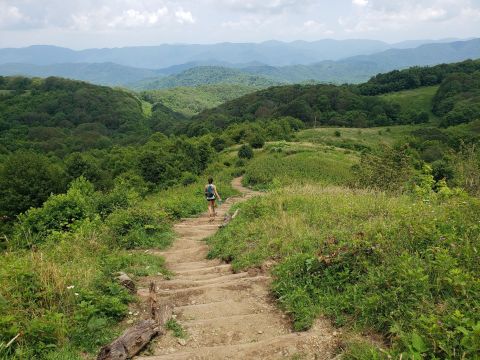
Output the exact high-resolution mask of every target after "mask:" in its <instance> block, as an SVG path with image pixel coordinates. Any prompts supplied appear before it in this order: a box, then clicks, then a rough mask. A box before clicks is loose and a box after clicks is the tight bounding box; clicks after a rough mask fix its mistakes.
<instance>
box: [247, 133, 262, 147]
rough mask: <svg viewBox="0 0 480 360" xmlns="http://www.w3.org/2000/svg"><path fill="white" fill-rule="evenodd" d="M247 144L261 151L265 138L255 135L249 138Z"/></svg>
mask: <svg viewBox="0 0 480 360" xmlns="http://www.w3.org/2000/svg"><path fill="white" fill-rule="evenodd" d="M249 144H250V146H251V147H252V148H254V149H261V148H262V147H263V145H265V138H264V137H263V136H262V135H260V134H255V135H253V136H252V137H251V138H250V140H249Z"/></svg>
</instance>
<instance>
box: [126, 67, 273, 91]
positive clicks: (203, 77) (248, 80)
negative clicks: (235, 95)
mask: <svg viewBox="0 0 480 360" xmlns="http://www.w3.org/2000/svg"><path fill="white" fill-rule="evenodd" d="M279 83H281V81H275V80H271V79H269V78H267V77H264V76H261V75H256V74H248V73H245V72H243V71H241V70H238V69H231V68H226V67H220V66H199V67H195V68H191V69H188V70H185V71H183V72H181V73H179V74H175V75H170V76H166V77H161V78H159V79H145V80H142V81H140V82H138V83H134V84H129V85H128V87H130V88H132V89H134V90H151V89H166V88H174V87H179V86H199V85H214V84H236V85H243V86H255V87H263V88H264V87H268V86H273V85H278V84H279Z"/></svg>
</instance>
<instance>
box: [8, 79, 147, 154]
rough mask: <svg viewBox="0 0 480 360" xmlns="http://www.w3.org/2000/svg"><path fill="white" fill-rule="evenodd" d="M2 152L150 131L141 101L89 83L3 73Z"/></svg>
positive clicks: (71, 147) (106, 142) (61, 149)
mask: <svg viewBox="0 0 480 360" xmlns="http://www.w3.org/2000/svg"><path fill="white" fill-rule="evenodd" d="M0 88H1V89H3V90H4V91H9V92H8V93H5V92H4V93H3V94H1V95H0V100H1V101H0V138H1V140H2V141H1V145H0V151H1V152H3V153H5V152H10V151H15V150H17V149H32V150H35V151H40V152H44V153H47V152H53V153H56V154H57V155H59V156H63V155H65V154H66V153H68V152H71V151H83V150H86V149H90V148H106V147H110V146H111V145H112V144H113V143H127V142H133V141H138V140H139V139H140V138H142V137H144V136H146V135H147V132H148V129H147V126H146V122H145V118H144V116H143V112H142V106H141V102H140V100H138V99H137V98H136V97H134V96H133V95H131V94H129V93H126V92H123V91H120V90H113V89H111V88H108V87H101V86H95V85H91V84H88V83H82V82H78V81H72V80H66V79H61V78H47V79H45V80H40V79H33V80H32V79H29V78H22V77H0Z"/></svg>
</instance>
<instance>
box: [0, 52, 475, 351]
mask: <svg viewBox="0 0 480 360" xmlns="http://www.w3.org/2000/svg"><path fill="white" fill-rule="evenodd" d="M440 45H442V44H440ZM387 51H390V50H387ZM395 51H396V50H395ZM399 51H400V50H399ZM368 56H370V55H368ZM462 60H463V59H462ZM198 69H199V68H196V69H195V68H193V70H192V69H190V70H188V69H187V74H193V75H194V76H193V79H190V80H191V81H190V80H188V81H187V82H183V80H181V82H180V83H175V84H173V83H172V84H170V85H171V86H173V87H170V85H168V86H165V87H162V86H161V85H158V84H159V83H158V84H157V85H155V86H152V87H153V88H154V89H150V90H141V91H139V92H135V91H132V90H126V89H124V88H118V87H115V88H111V87H107V86H99V85H93V84H89V83H85V82H81V81H75V80H69V79H63V78H57V77H47V78H28V77H22V76H0V139H1V145H0V218H1V222H0V232H1V235H2V236H1V238H0V260H1V262H2V266H1V267H0V359H30V358H32V359H33V358H38V359H45V360H57V359H67V360H80V359H83V360H84V359H94V358H95V357H96V355H97V354H98V351H99V349H100V348H101V347H102V346H104V345H106V344H108V343H110V342H111V341H112V340H113V339H115V338H116V337H118V336H119V335H120V334H121V333H122V332H123V331H124V330H125V329H127V328H129V327H130V326H132V325H134V324H136V323H137V322H138V321H139V320H140V319H142V318H145V317H148V314H147V312H144V311H143V310H144V309H145V306H146V305H145V304H147V302H148V299H147V297H145V295H146V293H147V288H148V286H149V284H150V282H152V281H153V282H154V285H155V287H156V288H157V289H158V292H159V294H160V295H161V296H160V298H161V299H163V300H165V301H168V302H169V303H172V304H173V305H174V309H173V314H174V315H175V316H174V317H172V318H171V319H170V321H169V322H168V324H167V326H166V328H165V334H163V335H162V336H159V337H158V338H156V339H155V340H154V341H153V342H152V343H150V344H149V345H148V346H147V347H146V348H145V349H143V351H142V352H141V353H140V354H139V355H138V359H146V360H148V359H149V358H150V359H152V360H154V359H181V358H182V359H183V358H185V359H187V358H192V357H195V356H197V357H199V358H215V356H217V358H222V357H223V358H227V357H231V358H240V357H241V356H244V357H251V358H255V357H257V358H272V359H277V358H284V357H286V358H292V359H301V358H307V359H310V358H312V359H313V358H318V356H323V358H326V359H327V358H328V359H331V358H335V357H336V356H341V357H342V358H343V359H372V358H373V359H388V358H403V359H422V358H425V359H440V358H449V359H470V358H471V359H475V358H477V357H478V356H479V354H480V347H479V343H478V332H479V324H480V318H479V314H480V302H479V298H480V297H479V294H480V277H479V274H480V268H479V263H478V254H477V252H478V251H477V249H478V248H479V246H480V244H479V241H480V227H479V224H478V219H479V217H480V202H479V199H478V196H479V195H480V180H479V179H480V152H479V148H478V143H479V140H480V118H479V114H480V108H479V106H480V105H479V104H480V95H479V94H480V81H479V76H480V75H479V74H480V73H479V71H480V65H479V60H465V61H461V62H458V63H451V64H441V65H435V66H425V67H418V66H415V67H412V68H407V69H403V70H392V71H390V72H386V73H382V74H372V75H375V76H373V77H371V78H370V79H369V80H368V81H366V82H363V83H361V84H358V85H356V84H343V85H334V84H311V83H308V84H284V83H282V84H278V83H276V82H272V83H270V82H269V81H271V80H269V81H264V80H265V79H263V78H261V77H259V76H256V75H255V76H254V79H255V81H251V80H252V78H251V77H248V78H245V77H244V74H243V73H240V72H238V71H233V72H231V71H230V70H229V71H226V72H220V74H223V75H225V76H223V75H222V76H220V75H219V76H220V79H219V80H218V81H216V79H217V78H216V76H217V75H218V74H219V73H218V72H217V69H216V67H207V69H205V68H201V70H202V71H201V74H200V75H199V73H198V72H197V70H198ZM203 70H207V71H206V72H203ZM188 71H190V72H189V73H188ZM212 71H213V72H212ZM222 71H223V70H222ZM202 74H203V75H202ZM232 74H233V75H232ZM197 75H198V76H199V77H200V78H202V77H204V79H203V78H202V79H203V80H201V81H197V79H198V78H197ZM172 76H173V77H172ZM231 76H234V79H233V80H232V81H231V82H229V81H228V79H232V77H231ZM249 76H250V75H249ZM179 78H180V77H179V75H178V74H177V75H175V74H173V75H172V74H168V75H167V74H164V75H163V76H162V77H161V78H160V81H166V82H170V81H172V79H177V80H179ZM239 78H240V79H243V80H239ZM162 79H163V80H162ZM226 79H227V80H226ZM257 80H259V82H257ZM205 83H208V84H205ZM192 84H194V85H195V86H190V85H192ZM179 85H181V86H180V87H179ZM210 176H212V177H213V178H214V181H215V184H216V186H217V187H218V190H219V193H220V195H221V197H222V199H224V200H225V201H224V203H223V204H222V205H220V206H219V208H218V216H217V217H216V219H215V221H214V222H212V223H209V222H208V220H207V218H206V216H205V211H206V201H205V194H204V187H205V183H206V180H207V178H208V177H210ZM234 214H236V215H235V216H233V215H234ZM227 220H228V221H227ZM227 222H228V224H227ZM224 223H225V224H224ZM219 225H220V226H221V227H219ZM222 225H224V226H222ZM119 272H123V273H126V274H128V276H129V277H130V278H131V279H133V282H134V283H135V285H136V286H137V291H133V292H132V291H129V290H128V289H126V288H124V287H123V286H121V284H119V283H118V281H117V279H116V278H117V276H118V273H119ZM212 304H214V305H212ZM271 324H274V326H271ZM12 339H13V340H12Z"/></svg>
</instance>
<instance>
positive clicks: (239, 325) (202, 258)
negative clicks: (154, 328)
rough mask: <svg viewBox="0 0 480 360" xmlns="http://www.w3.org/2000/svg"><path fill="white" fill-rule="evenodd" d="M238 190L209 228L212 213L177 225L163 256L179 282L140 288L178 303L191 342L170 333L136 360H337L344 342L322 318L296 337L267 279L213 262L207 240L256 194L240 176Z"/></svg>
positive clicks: (143, 293) (264, 275)
mask: <svg viewBox="0 0 480 360" xmlns="http://www.w3.org/2000/svg"><path fill="white" fill-rule="evenodd" d="M232 185H233V187H234V188H236V189H237V190H239V191H240V192H241V193H242V196H238V197H233V198H229V199H228V200H227V201H225V203H224V204H223V205H222V206H221V207H220V208H219V209H218V212H217V219H216V221H215V222H214V223H209V222H208V215H207V214H203V215H201V216H200V217H198V218H191V219H185V220H184V221H182V222H180V223H178V224H177V225H175V231H176V232H177V233H178V238H177V240H176V241H175V242H174V245H173V246H172V247H171V248H170V249H169V250H168V251H164V252H157V253H158V254H159V255H162V256H163V257H165V260H166V263H167V267H168V268H169V269H170V270H171V271H172V272H174V273H175V276H174V277H173V279H172V280H163V279H162V278H161V277H160V276H159V277H157V278H155V277H153V278H152V277H150V278H144V279H143V280H142V284H141V286H143V287H142V288H141V289H140V290H139V295H140V296H147V292H148V290H147V286H148V283H149V282H150V281H152V280H153V281H155V282H156V284H157V289H158V294H159V296H160V297H161V298H162V300H164V299H165V300H167V301H168V302H169V303H173V304H174V306H175V308H174V317H175V318H176V320H177V321H178V322H179V323H180V324H181V325H182V327H183V329H184V330H185V331H186V333H187V336H186V339H184V340H181V339H179V338H175V337H174V336H173V335H172V334H171V332H169V333H168V334H167V335H165V336H162V337H160V338H159V339H158V340H157V341H156V342H155V343H154V344H153V346H152V347H151V348H152V349H153V353H152V355H148V356H147V355H143V356H138V357H136V359H138V360H140V359H141V360H161V359H162V360H163V359H172V360H173V359H285V358H287V359H288V358H295V359H331V358H333V357H334V351H335V349H336V348H337V344H338V341H337V338H336V336H335V334H336V333H335V331H333V329H332V328H331V327H330V325H329V324H328V322H327V321H322V320H320V321H318V322H317V324H316V325H315V326H314V327H313V328H312V330H310V331H308V332H302V333H294V332H292V330H291V326H290V323H289V320H288V317H287V316H285V315H284V314H282V312H281V311H280V310H278V309H277V308H276V306H275V304H274V302H273V300H272V299H271V297H270V294H269V290H268V289H269V282H270V277H269V276H268V274H267V273H265V272H261V271H249V272H241V273H233V272H232V269H231V266H230V265H228V264H225V263H222V262H221V261H219V260H207V259H206V255H207V253H208V246H207V245H206V243H205V241H204V239H205V238H207V237H208V236H211V235H213V234H214V233H215V232H216V231H217V230H218V226H219V225H220V224H221V223H222V222H223V218H224V215H225V214H226V213H227V212H228V210H229V209H230V207H231V206H232V205H233V204H235V203H238V202H241V201H245V200H246V199H249V198H251V197H253V196H255V195H256V193H255V192H253V191H251V190H249V189H246V188H244V187H243V186H242V185H241V179H240V178H237V179H235V180H234V181H233V182H232Z"/></svg>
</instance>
